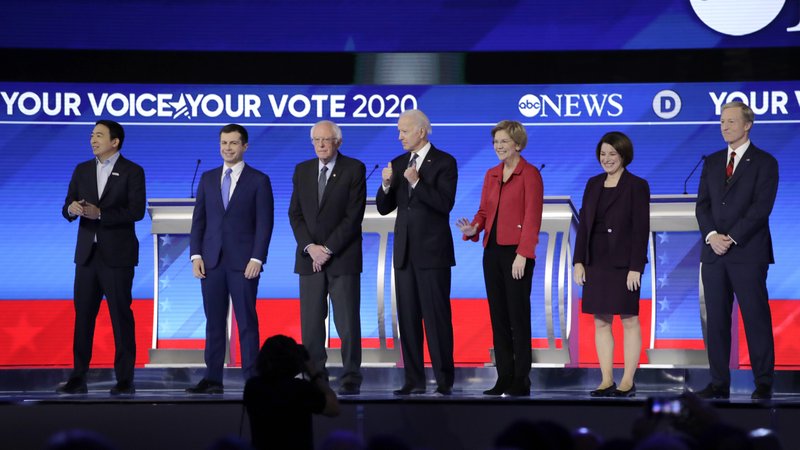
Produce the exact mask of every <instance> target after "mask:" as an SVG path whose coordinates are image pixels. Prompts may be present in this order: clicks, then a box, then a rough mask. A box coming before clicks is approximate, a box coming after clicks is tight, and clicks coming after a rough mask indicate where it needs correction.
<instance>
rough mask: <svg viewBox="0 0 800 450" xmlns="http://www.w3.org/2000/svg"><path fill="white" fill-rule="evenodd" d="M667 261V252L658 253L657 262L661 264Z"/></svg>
mask: <svg viewBox="0 0 800 450" xmlns="http://www.w3.org/2000/svg"><path fill="white" fill-rule="evenodd" d="M668 263H669V256H667V252H661V253H659V255H658V264H659V265H661V266H663V265H664V264H668Z"/></svg>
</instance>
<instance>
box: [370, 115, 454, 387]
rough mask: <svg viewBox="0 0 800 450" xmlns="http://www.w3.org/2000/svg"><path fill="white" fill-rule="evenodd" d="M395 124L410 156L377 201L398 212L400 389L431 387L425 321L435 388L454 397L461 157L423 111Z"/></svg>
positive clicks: (389, 176)
mask: <svg viewBox="0 0 800 450" xmlns="http://www.w3.org/2000/svg"><path fill="white" fill-rule="evenodd" d="M397 129H398V131H399V133H400V134H399V139H400V142H401V143H402V145H403V149H404V150H405V151H406V152H407V153H404V154H402V155H400V156H398V157H397V158H395V159H393V160H392V161H391V162H390V163H389V164H388V165H387V166H386V167H385V168H384V169H383V172H382V179H383V183H382V185H381V187H380V188H379V189H378V194H377V197H376V199H375V201H376V204H377V208H378V212H379V213H380V214H382V215H386V214H389V213H391V212H392V211H394V210H397V219H396V221H395V225H394V250H393V251H394V269H395V287H396V289H397V309H398V320H399V326H400V343H401V346H402V351H403V364H404V366H405V383H404V384H403V386H402V387H401V388H400V389H398V390H396V391H394V393H395V394H396V395H409V394H422V393H424V392H425V372H424V360H423V349H422V346H423V323H424V327H425V328H424V330H425V333H424V334H425V335H426V336H427V338H428V350H429V351H430V354H431V362H432V363H433V371H434V375H435V378H436V384H437V388H436V392H437V393H439V394H442V395H450V394H451V393H452V389H453V377H454V365H453V323H452V314H451V311H450V268H451V267H452V266H454V265H455V264H456V263H455V255H454V252H453V235H452V232H451V231H450V211H451V210H452V209H453V204H454V203H455V198H456V184H457V182H458V168H457V166H456V160H455V158H453V157H452V156H451V155H449V154H448V153H445V152H443V151H441V150H439V149H437V148H436V147H434V146H433V145H432V144H431V143H430V142H429V140H428V136H429V135H430V134H431V123H430V121H429V120H428V117H427V116H426V115H425V114H424V113H423V112H422V111H419V110H416V109H415V110H408V111H405V112H403V114H401V115H400V120H399V121H398V123H397Z"/></svg>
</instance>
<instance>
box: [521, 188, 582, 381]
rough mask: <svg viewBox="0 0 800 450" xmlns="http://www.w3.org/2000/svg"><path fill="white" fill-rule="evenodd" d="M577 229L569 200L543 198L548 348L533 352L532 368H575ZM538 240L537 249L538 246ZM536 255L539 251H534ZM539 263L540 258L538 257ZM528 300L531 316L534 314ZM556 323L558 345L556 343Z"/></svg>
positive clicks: (576, 217) (544, 281) (576, 340)
mask: <svg viewBox="0 0 800 450" xmlns="http://www.w3.org/2000/svg"><path fill="white" fill-rule="evenodd" d="M577 227H578V213H577V211H576V210H575V205H573V204H572V200H571V199H570V197H569V196H545V198H544V208H543V210H542V227H541V229H540V233H542V234H545V235H546V236H547V239H546V241H547V247H546V251H545V257H544V277H542V279H540V280H537V279H536V278H535V277H534V279H533V282H534V283H543V284H544V299H543V300H544V302H543V306H544V311H543V312H544V317H545V333H546V336H547V347H543V348H533V349H532V353H533V355H532V356H533V366H534V367H566V366H577V365H578V318H577V316H578V310H577V308H576V307H575V306H576V305H577V303H576V295H575V292H576V291H574V290H573V283H572V246H573V244H574V240H575V233H576V231H577ZM542 241H543V240H540V244H539V245H540V246H541V242H542ZM536 254H537V255H540V254H541V249H537V252H536ZM537 260H538V261H541V259H540V257H537ZM534 300H535V299H531V314H536V313H537V312H536V311H535V310H534V305H535V304H536V303H538V302H535V301H534ZM556 322H557V323H558V330H559V336H560V338H561V345H560V346H559V345H558V344H557V342H556V337H555V329H556V328H555V327H556Z"/></svg>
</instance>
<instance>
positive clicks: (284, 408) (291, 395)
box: [244, 377, 325, 449]
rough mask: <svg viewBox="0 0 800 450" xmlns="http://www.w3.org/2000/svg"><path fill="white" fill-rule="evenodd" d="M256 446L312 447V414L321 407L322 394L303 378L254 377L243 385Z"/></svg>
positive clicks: (322, 404) (323, 398)
mask: <svg viewBox="0 0 800 450" xmlns="http://www.w3.org/2000/svg"><path fill="white" fill-rule="evenodd" d="M244 404H245V407H246V408H247V414H248V416H249V418H250V431H251V435H252V438H253V447H255V448H256V449H267V448H270V449H279V448H287V449H288V448H292V449H313V448H314V433H313V430H312V421H311V415H312V414H319V413H321V412H322V410H323V409H324V408H325V394H324V393H323V392H322V391H321V390H320V389H319V388H318V387H316V386H314V385H313V384H311V383H310V382H308V381H306V380H300V379H296V378H292V379H270V378H266V377H254V378H251V379H249V380H248V381H247V384H246V385H245V387H244Z"/></svg>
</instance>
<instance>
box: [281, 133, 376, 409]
mask: <svg viewBox="0 0 800 450" xmlns="http://www.w3.org/2000/svg"><path fill="white" fill-rule="evenodd" d="M311 143H312V144H313V145H314V151H315V152H316V154H317V157H316V158H313V159H310V160H308V161H305V162H302V163H300V164H298V165H297V167H295V170H294V176H293V177H292V186H293V190H292V199H291V202H290V203H289V222H290V223H291V225H292V231H293V232H294V238H295V240H296V241H297V252H296V254H295V265H294V271H295V273H297V274H299V275H300V330H301V332H302V335H303V344H304V345H305V346H306V348H308V352H309V355H310V359H311V364H312V365H313V368H314V372H315V373H316V372H319V373H324V374H327V372H326V370H325V362H326V361H327V359H328V356H327V353H326V350H325V318H326V317H327V316H328V296H329V295H330V298H331V303H332V305H333V319H334V323H335V324H336V331H337V332H338V333H339V337H340V338H341V341H342V364H343V366H344V371H343V374H342V376H341V385H340V386H339V394H341V395H355V394H358V393H359V392H360V388H361V379H362V376H361V314H360V306H361V270H362V253H361V221H362V220H363V219H364V209H365V207H366V202H367V198H366V181H365V179H364V173H365V171H366V170H365V167H364V164H363V163H362V162H361V161H358V160H356V159H353V158H349V157H347V156H345V155H343V154H341V153H340V152H339V147H340V146H341V145H342V130H341V129H340V128H339V126H338V125H336V124H335V123H333V122H331V121H328V120H323V121H321V122H318V123H317V124H315V125H314V126H313V127H312V128H311Z"/></svg>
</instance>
